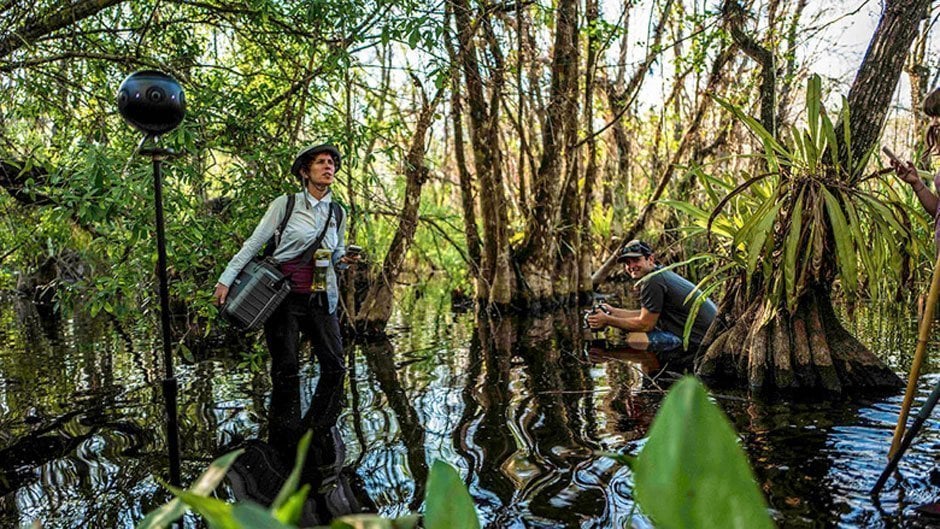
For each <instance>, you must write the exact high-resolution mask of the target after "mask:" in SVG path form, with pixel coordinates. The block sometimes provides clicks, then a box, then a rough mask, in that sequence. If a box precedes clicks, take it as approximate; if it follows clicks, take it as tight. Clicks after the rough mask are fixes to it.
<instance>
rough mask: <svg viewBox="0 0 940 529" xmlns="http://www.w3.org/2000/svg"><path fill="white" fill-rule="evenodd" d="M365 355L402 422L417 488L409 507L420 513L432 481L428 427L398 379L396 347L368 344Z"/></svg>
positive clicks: (386, 342)
mask: <svg viewBox="0 0 940 529" xmlns="http://www.w3.org/2000/svg"><path fill="white" fill-rule="evenodd" d="M362 353H363V355H364V356H365V358H366V363H367V364H368V366H369V370H370V371H371V372H372V374H373V375H374V376H375V379H376V381H377V382H378V383H379V389H380V390H381V391H382V393H383V394H384V395H385V398H386V400H387V401H388V405H389V407H390V408H392V411H393V412H394V413H395V418H396V419H397V421H398V433H399V435H401V436H402V442H403V443H404V448H405V452H406V454H407V459H408V467H409V469H410V470H411V477H412V478H413V479H414V486H415V490H414V494H413V495H412V499H411V502H410V504H409V508H410V509H411V510H416V509H417V508H418V507H420V506H421V503H422V502H423V501H424V486H425V482H426V481H427V479H428V464H427V456H426V454H425V449H424V443H425V437H426V436H425V431H424V425H423V424H422V423H421V419H420V418H419V417H418V413H417V411H415V408H414V406H413V405H412V402H411V399H410V398H409V397H408V393H407V392H406V391H405V388H404V387H403V386H402V384H401V381H399V379H398V371H397V369H396V367H395V362H394V358H395V347H394V346H393V345H392V343H391V342H390V341H389V340H388V339H387V338H386V339H382V340H378V341H376V342H372V343H368V344H365V345H363V347H362Z"/></svg>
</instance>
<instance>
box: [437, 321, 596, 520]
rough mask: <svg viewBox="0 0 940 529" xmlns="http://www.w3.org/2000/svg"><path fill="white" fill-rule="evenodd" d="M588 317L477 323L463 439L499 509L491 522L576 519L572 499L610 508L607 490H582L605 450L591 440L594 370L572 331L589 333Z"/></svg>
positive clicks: (480, 494)
mask: <svg viewBox="0 0 940 529" xmlns="http://www.w3.org/2000/svg"><path fill="white" fill-rule="evenodd" d="M578 316H579V315H578V314H576V313H575V314H561V315H550V316H546V317H543V318H537V319H530V320H527V321H525V322H518V321H515V320H512V319H508V318H504V319H498V320H497V319H488V318H486V317H482V316H481V317H479V318H478V320H477V333H476V335H475V337H474V340H473V342H472V344H471V354H470V366H469V369H468V382H467V386H466V388H465V389H464V403H465V407H464V411H463V414H462V416H461V418H460V424H459V426H458V428H457V429H456V431H455V433H454V435H455V438H454V444H455V446H457V447H458V448H457V451H458V453H460V454H461V455H462V456H464V457H465V458H466V459H467V462H468V466H469V467H470V469H471V473H474V472H475V473H476V475H477V477H478V481H477V483H475V485H476V486H477V487H476V488H474V490H473V492H474V496H475V498H476V500H477V501H478V502H479V503H481V504H482V505H483V506H484V508H485V510H488V511H490V512H495V513H496V514H495V518H494V519H492V520H490V521H491V522H492V523H494V524H496V525H500V524H502V523H504V522H505V523H515V522H517V521H518V520H516V517H517V516H518V511H519V509H528V510H529V511H531V512H532V514H533V515H535V516H536V517H545V518H549V519H554V520H574V519H577V518H578V514H577V513H572V512H571V505H570V503H571V502H573V501H577V503H578V504H579V505H578V509H577V510H578V511H580V512H584V510H583V509H582V508H585V509H586V508H588V507H586V506H585V502H587V503H589V504H590V503H598V502H600V504H601V506H602V499H601V498H602V497H603V493H602V492H600V491H595V490H591V491H584V490H578V491H577V492H576V493H574V494H576V495H577V498H576V499H575V498H573V496H572V492H573V490H574V488H580V487H577V486H574V485H573V483H574V481H575V480H576V478H575V476H574V474H575V472H576V471H577V469H578V465H580V464H581V463H583V462H585V461H588V460H589V459H591V457H592V456H590V454H589V452H588V450H590V449H594V448H598V445H597V444H596V443H595V442H593V441H592V440H591V437H592V436H593V433H592V432H593V430H594V429H595V426H594V423H595V419H594V417H593V410H592V406H591V405H590V401H591V398H592V394H593V381H592V379H591V377H590V373H589V367H590V366H589V365H588V364H587V363H586V362H584V361H583V360H582V358H581V357H580V354H578V353H577V352H576V351H579V347H580V345H579V343H578V339H577V337H573V336H572V334H571V332H572V330H578V329H579V322H578ZM477 351H479V352H477ZM515 362H519V364H518V367H517V366H516V364H515ZM478 366H479V367H478ZM514 390H515V392H514ZM585 399H587V402H588V405H584V404H585ZM471 482H473V477H472V476H471ZM523 504H524V505H525V507H522V505H523ZM517 506H518V507H517Z"/></svg>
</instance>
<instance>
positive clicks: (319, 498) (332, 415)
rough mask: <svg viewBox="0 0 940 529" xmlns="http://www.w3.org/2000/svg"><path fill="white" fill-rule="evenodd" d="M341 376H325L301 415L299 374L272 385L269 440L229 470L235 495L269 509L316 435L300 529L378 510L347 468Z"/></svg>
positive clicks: (251, 445)
mask: <svg viewBox="0 0 940 529" xmlns="http://www.w3.org/2000/svg"><path fill="white" fill-rule="evenodd" d="M345 380H346V377H345V374H343V373H323V374H321V375H320V379H319V380H318V381H317V387H316V390H315V392H314V395H313V398H312V400H311V401H310V408H309V409H308V410H307V413H306V414H303V415H301V398H300V383H301V379H300V376H299V375H298V374H297V372H296V371H295V372H293V373H291V374H288V375H287V376H283V377H279V378H278V379H277V380H275V381H274V384H273V386H274V387H273V389H272V393H271V405H270V408H269V411H268V432H269V433H268V442H263V441H261V440H252V441H248V443H247V446H245V453H244V454H242V455H241V456H240V457H239V458H238V460H237V461H236V462H235V464H234V465H233V466H232V468H231V469H230V470H229V474H228V478H229V481H230V482H231V485H232V490H233V492H234V493H235V497H236V498H237V499H239V500H244V499H250V500H252V501H255V502H258V503H260V504H262V505H269V504H270V503H271V501H273V499H274V498H275V496H276V495H277V493H278V491H279V490H280V488H281V486H282V485H283V484H284V481H285V480H286V479H287V476H288V475H289V473H290V471H291V468H292V467H293V465H294V461H295V458H296V455H297V444H298V442H299V441H300V438H301V437H302V436H303V435H304V434H305V433H306V432H307V430H312V431H313V436H312V439H311V443H310V448H309V450H308V452H307V458H306V461H305V462H304V467H303V469H302V471H301V479H300V483H301V486H302V485H304V484H310V486H311V487H310V494H309V496H308V497H307V501H306V503H305V504H304V509H303V515H302V518H301V525H303V526H306V525H314V524H326V523H329V521H330V520H331V519H332V518H335V517H337V516H342V515H345V514H350V513H358V512H370V511H374V510H375V506H374V504H373V503H372V500H371V499H370V498H369V496H368V494H367V493H366V491H365V486H364V484H363V483H362V480H361V479H360V478H359V476H358V475H356V473H355V471H354V470H353V469H351V468H349V467H346V466H344V462H345V458H346V445H345V443H344V442H343V438H342V436H341V435H340V432H339V429H338V428H337V426H336V421H337V419H338V418H339V415H340V413H341V412H342V409H343V401H344V390H343V387H344V382H345Z"/></svg>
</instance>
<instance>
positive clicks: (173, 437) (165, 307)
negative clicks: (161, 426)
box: [138, 136, 182, 487]
mask: <svg viewBox="0 0 940 529" xmlns="http://www.w3.org/2000/svg"><path fill="white" fill-rule="evenodd" d="M147 140H153V145H152V146H150V147H147V148H142V149H140V150H139V151H138V152H139V153H140V155H141V156H149V157H150V159H151V160H152V161H153V198H154V210H155V211H156V221H157V275H158V276H159V280H160V327H161V334H162V335H163V368H164V377H165V378H164V379H163V402H164V405H165V406H166V437H167V439H166V442H167V449H168V452H169V456H170V484H171V485H174V486H176V487H179V486H180V485H181V481H182V480H181V474H180V437H179V415H178V407H177V394H178V387H179V386H178V384H177V380H176V372H175V371H174V369H173V345H172V344H171V342H170V339H171V331H170V286H169V280H168V279H167V273H166V234H165V230H164V223H163V160H166V159H167V158H169V157H170V156H172V155H173V154H174V152H173V150H172V149H167V148H162V147H160V146H159V145H158V142H159V136H147V137H145V138H144V140H143V142H141V145H143V144H144V143H145V142H146V141H147Z"/></svg>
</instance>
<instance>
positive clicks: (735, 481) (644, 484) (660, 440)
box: [608, 377, 774, 529]
mask: <svg viewBox="0 0 940 529" xmlns="http://www.w3.org/2000/svg"><path fill="white" fill-rule="evenodd" d="M608 455H609V456H610V457H612V458H613V459H616V460H617V461H619V462H621V463H623V464H626V465H628V466H630V468H631V469H632V470H633V473H634V475H635V483H636V499H637V502H638V503H639V504H640V508H641V509H642V510H643V512H644V513H646V514H647V515H648V516H649V517H650V518H651V519H652V520H653V522H654V523H655V525H656V527H657V528H660V529H679V528H681V529H735V528H740V529H761V528H772V527H773V526H774V525H773V522H772V521H771V519H770V515H769V513H768V510H767V505H766V503H765V501H764V497H763V495H762V494H761V491H760V489H759V488H758V486H757V483H756V481H755V480H754V474H753V473H752V472H751V469H750V466H749V465H748V462H747V456H746V455H745V454H744V451H743V450H742V449H741V447H740V446H739V445H738V438H737V435H736V434H735V433H734V429H733V428H732V426H731V423H730V422H729V421H728V418H727V417H725V415H724V413H722V411H721V410H720V409H719V408H718V406H716V405H715V404H714V403H713V402H712V401H711V400H709V398H708V393H707V392H706V391H705V388H704V387H703V386H702V384H701V383H700V382H699V381H698V380H697V379H695V378H693V377H685V378H683V379H682V380H680V381H679V382H677V383H676V384H675V385H674V386H673V387H672V389H670V390H669V394H667V395H666V398H665V399H664V400H663V404H662V406H661V407H660V409H659V412H657V414H656V418H655V419H654V420H653V424H652V426H651V427H650V431H649V439H648V440H647V442H646V444H645V445H644V446H643V450H642V451H641V452H640V454H639V455H638V456H636V457H631V456H628V455H622V454H616V455H615V454H608Z"/></svg>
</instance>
